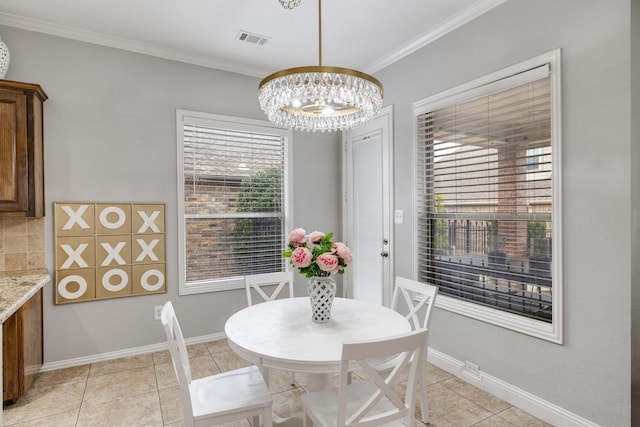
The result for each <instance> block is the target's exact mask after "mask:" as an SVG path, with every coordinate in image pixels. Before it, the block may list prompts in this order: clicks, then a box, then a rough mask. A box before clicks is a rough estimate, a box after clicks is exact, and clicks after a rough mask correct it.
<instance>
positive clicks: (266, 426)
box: [262, 407, 273, 427]
mask: <svg viewBox="0 0 640 427" xmlns="http://www.w3.org/2000/svg"><path fill="white" fill-rule="evenodd" d="M272 424H273V418H272V415H271V408H270V407H269V408H264V411H262V427H272Z"/></svg>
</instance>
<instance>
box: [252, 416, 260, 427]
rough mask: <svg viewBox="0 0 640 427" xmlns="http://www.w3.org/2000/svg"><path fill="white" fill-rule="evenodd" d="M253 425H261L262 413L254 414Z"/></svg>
mask: <svg viewBox="0 0 640 427" xmlns="http://www.w3.org/2000/svg"><path fill="white" fill-rule="evenodd" d="M252 424H253V425H252V427H260V415H254V416H253V423H252Z"/></svg>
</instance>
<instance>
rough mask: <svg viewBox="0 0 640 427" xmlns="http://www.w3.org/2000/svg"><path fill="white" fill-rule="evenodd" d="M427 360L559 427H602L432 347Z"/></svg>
mask: <svg viewBox="0 0 640 427" xmlns="http://www.w3.org/2000/svg"><path fill="white" fill-rule="evenodd" d="M427 359H428V360H429V362H430V363H432V364H433V365H435V366H437V367H438V368H440V369H444V370H445V371H447V372H449V373H451V374H453V375H455V376H457V377H460V378H461V379H463V380H464V381H466V382H468V383H470V384H472V385H474V386H476V387H478V388H479V389H481V390H484V391H486V392H488V393H491V394H492V395H494V396H496V397H497V398H499V399H502V400H504V401H505V402H507V403H509V404H511V405H513V406H516V407H518V408H520V409H522V410H523V411H525V412H527V413H529V414H531V415H533V416H534V417H536V418H539V419H541V420H542V421H545V422H547V423H549V424H552V425H554V426H557V427H600V426H599V425H598V424H595V423H593V422H591V421H589V420H587V419H584V418H582V417H581V416H579V415H576V414H574V413H573V412H569V411H567V410H566V409H564V408H561V407H559V406H558V405H555V404H553V403H551V402H548V401H546V400H544V399H541V398H539V397H538V396H535V395H533V394H531V393H529V392H527V391H525V390H522V389H520V388H518V387H515V386H514V385H512V384H509V383H507V382H505V381H503V380H501V379H499V378H496V377H494V376H492V375H489V374H487V373H485V372H482V371H479V372H478V374H477V375H476V374H474V373H471V372H469V371H467V370H466V369H464V367H465V365H464V363H463V362H462V361H460V360H457V359H454V358H453V357H450V356H448V355H446V354H444V353H441V352H439V351H437V350H434V349H432V348H429V353H428V357H427Z"/></svg>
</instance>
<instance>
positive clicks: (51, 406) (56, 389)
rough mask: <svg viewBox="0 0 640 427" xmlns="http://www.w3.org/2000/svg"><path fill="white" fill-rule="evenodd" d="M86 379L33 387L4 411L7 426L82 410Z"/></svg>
mask: <svg viewBox="0 0 640 427" xmlns="http://www.w3.org/2000/svg"><path fill="white" fill-rule="evenodd" d="M85 386H86V382H85V381H73V382H70V383H64V384H57V385H53V386H49V387H39V388H36V389H31V390H30V391H29V393H27V395H26V396H23V397H21V398H19V399H18V401H17V402H16V403H15V404H14V405H12V406H9V407H5V408H4V411H3V421H4V424H5V425H6V426H10V425H12V424H18V423H23V422H25V421H31V420H36V419H38V418H43V417H49V416H52V415H56V414H63V413H66V412H70V411H75V412H76V414H77V413H78V411H79V410H80V404H81V403H82V395H83V393H84V391H85Z"/></svg>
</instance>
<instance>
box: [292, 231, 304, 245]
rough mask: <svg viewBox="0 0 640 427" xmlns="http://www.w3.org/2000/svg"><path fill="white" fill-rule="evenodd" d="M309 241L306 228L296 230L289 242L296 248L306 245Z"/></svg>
mask: <svg viewBox="0 0 640 427" xmlns="http://www.w3.org/2000/svg"><path fill="white" fill-rule="evenodd" d="M306 240H307V232H306V231H304V228H296V229H295V230H293V231H292V232H291V234H289V241H290V242H291V243H293V244H294V245H295V246H300V245H302V244H304V242H306Z"/></svg>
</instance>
